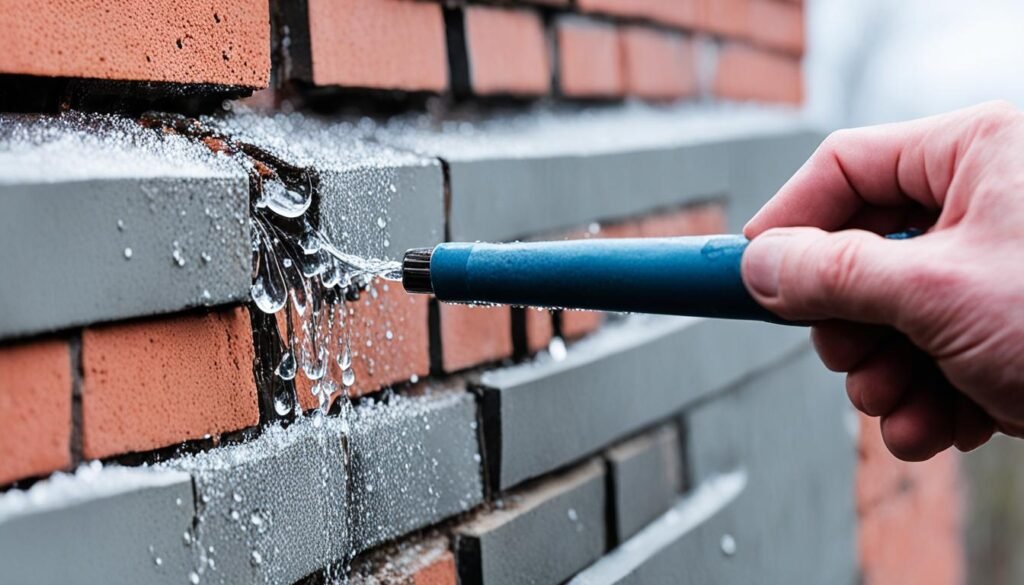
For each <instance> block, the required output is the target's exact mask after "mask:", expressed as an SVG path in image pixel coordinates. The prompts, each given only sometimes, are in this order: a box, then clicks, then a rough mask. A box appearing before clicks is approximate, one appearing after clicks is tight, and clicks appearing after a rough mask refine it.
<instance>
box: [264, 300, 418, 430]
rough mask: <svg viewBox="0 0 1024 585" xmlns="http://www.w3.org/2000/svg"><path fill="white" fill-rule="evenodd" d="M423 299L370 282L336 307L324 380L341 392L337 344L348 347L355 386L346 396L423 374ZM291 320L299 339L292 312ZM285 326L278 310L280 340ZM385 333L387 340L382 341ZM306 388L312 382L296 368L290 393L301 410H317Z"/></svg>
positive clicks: (363, 393) (297, 327)
mask: <svg viewBox="0 0 1024 585" xmlns="http://www.w3.org/2000/svg"><path fill="white" fill-rule="evenodd" d="M428 300H429V298H428V297H426V296H423V295H411V294H407V293H406V292H405V291H404V290H403V289H402V286H401V285H399V284H396V283H390V282H384V281H376V282H374V283H373V285H372V286H371V288H370V289H369V290H367V291H364V292H363V293H362V294H361V295H360V298H359V300H357V301H352V302H346V303H345V304H343V305H336V308H335V317H334V319H333V321H332V325H333V326H332V328H331V330H330V332H329V335H328V337H329V339H330V340H331V344H330V346H329V351H330V359H329V360H328V365H327V374H326V375H325V379H326V380H330V381H332V382H334V383H335V384H337V385H338V388H339V389H340V388H341V387H342V384H341V374H342V370H341V367H340V366H339V365H338V362H337V359H336V358H337V356H338V355H340V353H341V351H342V348H343V346H342V340H346V341H348V343H349V348H350V351H351V355H352V371H353V372H354V373H355V375H356V381H355V384H354V385H353V386H352V388H351V389H350V390H349V395H350V396H352V397H355V396H363V395H366V394H370V393H372V392H376V391H377V390H380V389H381V388H383V387H385V386H389V385H391V384H397V383H400V382H407V381H409V379H410V378H412V377H413V376H419V377H425V376H426V375H427V374H429V373H430V352H429V349H428V347H429V345H428V344H429V341H428V340H429V331H428V317H427V307H428ZM326 311H329V309H327V310H326ZM340 311H345V314H344V319H340V318H338V317H339V316H340ZM325 314H326V313H325ZM292 319H293V323H294V327H295V328H296V335H297V336H299V337H300V339H301V335H302V333H301V325H299V321H298V316H297V315H296V314H295V313H294V312H293V313H292ZM285 323H286V321H285V313H284V311H282V312H281V313H279V314H278V327H279V328H280V331H281V333H282V338H285V337H286V336H285V331H286V328H287V326H286V325H285ZM388 332H390V333H391V339H388ZM367 342H369V345H367ZM296 351H298V349H297V348H296ZM312 388H313V382H311V381H310V380H309V378H307V377H306V376H305V374H303V372H302V370H301V368H300V369H299V371H298V372H297V373H296V376H295V392H296V393H297V395H298V399H299V404H300V405H301V406H302V408H303V410H307V411H308V410H312V409H313V408H316V407H317V406H318V401H317V398H316V397H315V396H314V395H313V393H312Z"/></svg>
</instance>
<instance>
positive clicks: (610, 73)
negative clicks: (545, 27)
mask: <svg viewBox="0 0 1024 585" xmlns="http://www.w3.org/2000/svg"><path fill="white" fill-rule="evenodd" d="M558 71H559V87H560V89H561V90H562V94H564V95H566V96H568V97H574V98H612V97H620V96H622V95H623V94H624V93H625V89H626V88H625V80H624V79H623V72H622V52H621V51H620V48H619V33H618V30H616V29H615V27H613V26H609V25H605V24H601V23H597V22H590V21H585V20H580V19H568V20H562V21H560V22H559V23H558Z"/></svg>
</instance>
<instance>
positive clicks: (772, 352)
mask: <svg viewBox="0 0 1024 585" xmlns="http://www.w3.org/2000/svg"><path fill="white" fill-rule="evenodd" d="M806 337H807V333H806V331H803V330H801V329H798V328H789V327H782V326H777V325H768V324H764V323H744V322H734V321H710V320H700V319H686V318H672V317H647V318H640V317H637V318H633V319H629V320H626V321H625V322H623V323H620V324H616V325H612V326H608V327H605V328H604V329H603V330H602V331H600V332H599V333H597V334H595V335H593V336H591V337H589V338H587V339H585V340H583V341H581V342H579V343H577V344H575V345H573V346H572V347H571V348H570V350H569V354H568V356H567V358H566V359H565V360H564V361H560V362H558V361H546V362H544V361H542V362H534V363H527V364H523V365H520V366H515V367H511V368H506V369H503V370H495V371H492V372H487V373H485V374H483V375H482V376H481V378H480V382H479V384H480V387H481V393H482V396H483V405H482V407H483V411H484V412H483V419H484V437H485V449H486V451H487V457H486V460H487V464H488V477H489V478H490V481H491V482H492V485H493V487H495V488H497V489H505V488H508V487H510V486H513V485H516V484H518V483H519V482H521V481H523V480H526V479H529V478H531V477H536V476H538V475H541V474H543V473H546V472H548V471H551V470H553V469H556V468H558V467H561V466H563V465H565V464H567V463H570V462H572V461H575V460H578V459H581V458H583V457H585V456H587V455H588V454H590V453H594V452H596V451H598V450H600V449H602V448H603V447H605V446H608V445H609V444H611V443H612V442H614V441H615V440H618V439H621V438H623V437H625V436H628V435H630V434H632V433H634V432H636V431H638V430H640V429H642V428H644V427H647V426H650V425H652V424H654V423H656V422H658V421H660V420H664V419H666V418H667V417H670V416H672V414H673V413H675V412H677V411H679V410H681V409H682V408H683V407H684V406H686V405H687V404H689V403H691V402H693V401H694V400H696V399H698V398H700V397H703V396H706V395H708V394H710V393H712V392H715V391H718V390H722V389H724V388H726V387H728V386H729V385H731V384H734V383H736V382H738V381H739V380H740V379H742V378H743V377H744V376H747V375H748V374H750V373H751V372H754V371H756V370H757V369H759V368H763V367H765V366H767V365H769V364H771V363H773V362H775V361H777V360H779V359H781V358H782V357H784V356H786V355H787V354H788V353H790V352H792V351H794V350H795V349H796V348H798V347H800V346H801V345H802V344H805V343H806Z"/></svg>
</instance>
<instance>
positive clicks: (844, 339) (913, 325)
mask: <svg viewBox="0 0 1024 585" xmlns="http://www.w3.org/2000/svg"><path fill="white" fill-rule="evenodd" d="M910 227H916V228H920V229H925V230H927V231H926V233H925V234H924V235H921V236H919V237H917V238H914V239H910V240H901V241H895V240H887V239H885V238H883V237H881V235H880V234H888V233H893V232H898V231H902V230H904V229H907V228H910ZM744 234H745V235H746V236H747V237H748V238H751V239H752V240H753V241H752V242H751V244H750V247H749V248H748V249H747V252H746V253H745V255H744V258H743V277H744V281H745V282H746V285H747V288H748V289H749V290H750V292H751V293H752V294H753V295H754V297H755V298H756V299H757V300H758V301H759V302H760V303H761V304H762V305H764V306H765V307H767V308H768V309H770V310H772V311H774V312H776V313H777V314H779V315H780V316H782V317H785V318H788V319H795V320H802V321H812V322H813V323H814V326H813V327H812V331H811V338H812V340H813V342H814V346H815V348H816V350H817V352H818V354H819V355H820V356H821V359H822V361H823V362H824V363H825V365H826V366H827V367H828V368H829V369H831V370H834V371H837V372H845V373H846V374H847V377H846V389H847V393H848V395H849V397H850V400H851V402H852V403H853V405H854V406H855V407H856V408H857V409H859V410H861V411H862V412H864V413H865V414H867V415H870V416H876V417H881V428H882V437H883V439H884V440H885V444H886V446H888V448H889V450H890V451H892V453H893V454H894V455H896V456H897V457H899V458H900V459H904V460H907V461H922V460H926V459H929V458H931V457H933V456H934V455H936V454H937V453H939V452H941V451H944V450H946V449H948V448H949V447H952V446H955V447H957V448H958V449H960V450H962V451H968V450H971V449H974V448H977V447H978V446H980V445H982V444H984V443H985V442H986V441H988V440H989V438H990V437H991V436H992V434H993V433H994V432H996V431H1001V432H1003V433H1006V434H1009V435H1012V436H1016V437H1024V114H1022V113H1020V112H1019V111H1017V110H1016V109H1015V108H1013V107H1012V106H1010V105H1008V104H1002V103H993V104H984V105H981V106H977V107H974V108H970V109H966V110H960V111H956V112H952V113H949V114H944V115H941V116H935V117H931V118H925V119H921V120H915V121H912V122H906V123H900V124H891V125H885V126H876V127H870V128H862V129H856V130H842V131H839V132H836V133H834V134H832V135H831V136H829V138H828V139H827V140H826V141H825V142H824V143H823V144H822V145H821V146H820V147H819V148H818V150H817V152H815V153H814V155H813V156H812V157H811V158H810V160H808V161H807V163H806V164H805V165H804V166H803V168H801V169H800V171H798V172H797V173H796V175H794V176H793V178H792V179H790V181H789V182H788V183H787V184H786V185H785V186H784V187H783V188H782V189H781V190H780V191H779V193H778V194H777V195H776V196H775V197H774V198H772V200H771V201H769V202H768V203H767V204H766V205H765V206H764V208H762V209H761V211H760V212H758V213H757V215H755V216H754V218H753V219H751V220H750V222H749V223H748V224H747V226H746V227H745V228H744Z"/></svg>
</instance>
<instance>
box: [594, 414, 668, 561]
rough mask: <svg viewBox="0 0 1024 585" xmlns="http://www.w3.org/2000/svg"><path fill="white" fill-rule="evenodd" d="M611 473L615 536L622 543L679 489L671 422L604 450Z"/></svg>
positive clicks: (660, 512) (641, 526)
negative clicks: (606, 450)
mask: <svg viewBox="0 0 1024 585" xmlns="http://www.w3.org/2000/svg"><path fill="white" fill-rule="evenodd" d="M605 459H607V461H608V470H609V471H610V473H611V483H610V485H611V488H612V489H611V496H610V497H611V500H612V504H613V509H614V518H613V520H614V524H613V525H614V527H615V538H616V541H617V542H622V541H624V540H626V539H627V538H629V537H631V536H633V535H634V534H636V533H637V532H638V531H639V530H640V529H641V528H643V527H644V526H646V525H647V524H648V523H649V522H651V521H652V520H654V519H655V518H657V517H658V516H660V515H661V514H663V513H664V512H665V511H666V510H668V509H669V508H671V507H672V505H673V504H674V503H675V501H676V500H677V499H678V497H679V492H680V490H681V488H682V454H681V453H680V449H679V434H678V432H677V431H676V428H675V427H674V426H671V425H667V426H663V427H661V428H659V429H657V430H655V431H654V432H651V433H648V434H646V435H641V436H639V437H636V438H634V439H631V440H629V441H626V442H625V443H622V444H619V445H616V446H614V447H612V448H611V449H609V450H608V452H607V453H605Z"/></svg>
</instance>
